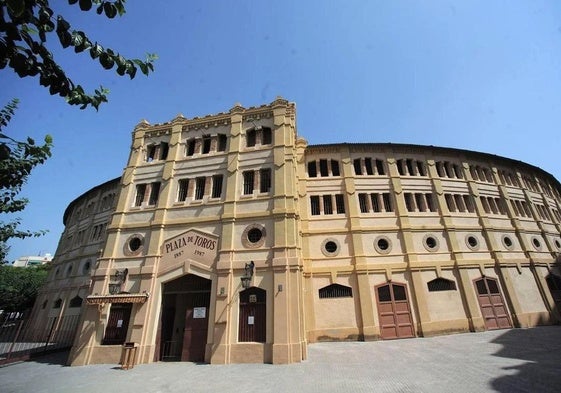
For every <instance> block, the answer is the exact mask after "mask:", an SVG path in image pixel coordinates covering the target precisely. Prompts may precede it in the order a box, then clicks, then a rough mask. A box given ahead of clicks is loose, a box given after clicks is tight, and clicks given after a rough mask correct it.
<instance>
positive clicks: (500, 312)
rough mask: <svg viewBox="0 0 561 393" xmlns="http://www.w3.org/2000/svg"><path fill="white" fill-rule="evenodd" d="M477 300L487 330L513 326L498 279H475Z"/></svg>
mask: <svg viewBox="0 0 561 393" xmlns="http://www.w3.org/2000/svg"><path fill="white" fill-rule="evenodd" d="M474 283H475V289H476V291H477V300H478V301H479V307H480V308H481V315H482V316H483V320H484V321H485V328H486V329H487V330H495V329H508V328H511V327H512V323H511V322H510V317H509V315H508V309H507V307H506V304H505V301H504V299H503V296H502V294H501V290H500V288H499V284H498V282H497V280H496V279H494V278H490V277H482V278H480V279H477V280H475V281H474Z"/></svg>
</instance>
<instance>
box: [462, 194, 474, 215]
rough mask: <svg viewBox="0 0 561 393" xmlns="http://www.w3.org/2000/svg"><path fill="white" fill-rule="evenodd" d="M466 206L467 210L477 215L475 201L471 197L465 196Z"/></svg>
mask: <svg viewBox="0 0 561 393" xmlns="http://www.w3.org/2000/svg"><path fill="white" fill-rule="evenodd" d="M464 204H465V205H466V209H467V211H468V212H470V213H475V207H474V206H473V201H472V199H471V196H469V195H464Z"/></svg>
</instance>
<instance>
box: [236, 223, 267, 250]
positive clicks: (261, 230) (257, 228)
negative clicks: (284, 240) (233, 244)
mask: <svg viewBox="0 0 561 393" xmlns="http://www.w3.org/2000/svg"><path fill="white" fill-rule="evenodd" d="M266 236H267V232H266V231H265V227H264V226H263V225H260V224H253V225H250V226H248V227H247V228H245V230H244V231H243V234H242V244H243V245H244V246H245V247H247V248H257V247H261V246H263V245H264V244H265V237H266Z"/></svg>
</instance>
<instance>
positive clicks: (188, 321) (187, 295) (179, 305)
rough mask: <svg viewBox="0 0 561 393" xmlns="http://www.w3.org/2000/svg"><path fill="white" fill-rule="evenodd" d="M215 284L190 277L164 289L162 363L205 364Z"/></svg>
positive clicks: (178, 280) (160, 342) (169, 284)
mask: <svg viewBox="0 0 561 393" xmlns="http://www.w3.org/2000/svg"><path fill="white" fill-rule="evenodd" d="M210 287H211V281H210V280H207V279H204V278H202V277H198V276H195V275H187V276H184V277H181V278H179V279H177V280H174V281H172V282H170V283H167V284H165V285H164V294H163V304H162V317H161V321H160V327H161V332H160V339H159V344H160V351H159V352H160V360H172V361H173V360H175V361H178V360H181V361H186V362H204V360H205V351H206V344H207V336H208V321H209V308H210Z"/></svg>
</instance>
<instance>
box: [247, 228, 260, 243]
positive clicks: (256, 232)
mask: <svg viewBox="0 0 561 393" xmlns="http://www.w3.org/2000/svg"><path fill="white" fill-rule="evenodd" d="M261 238H263V232H261V230H260V229H259V228H252V229H250V230H249V232H247V240H249V242H250V243H257V242H258V241H259V240H261Z"/></svg>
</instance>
